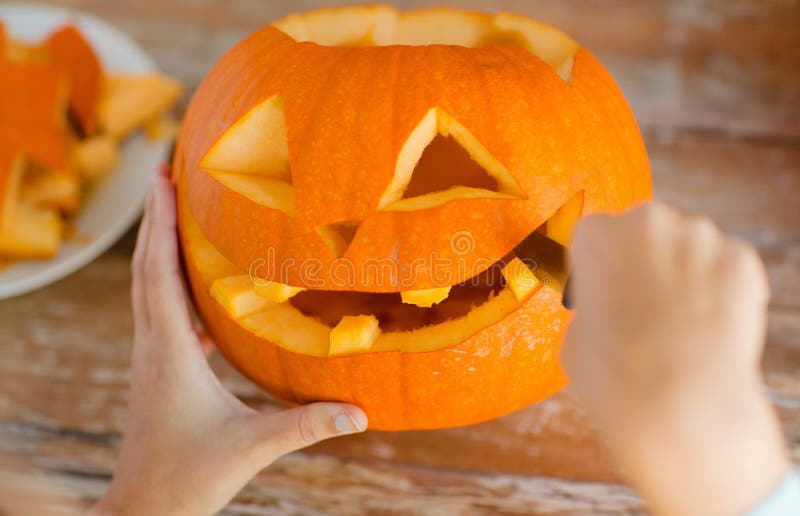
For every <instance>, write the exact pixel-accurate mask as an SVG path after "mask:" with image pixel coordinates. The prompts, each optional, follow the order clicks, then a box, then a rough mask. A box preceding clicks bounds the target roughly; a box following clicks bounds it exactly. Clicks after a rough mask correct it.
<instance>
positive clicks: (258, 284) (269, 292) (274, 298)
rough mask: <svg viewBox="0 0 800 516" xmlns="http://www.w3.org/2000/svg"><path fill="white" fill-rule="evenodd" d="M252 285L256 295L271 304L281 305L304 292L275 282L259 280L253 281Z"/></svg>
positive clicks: (301, 289) (299, 288) (298, 288)
mask: <svg viewBox="0 0 800 516" xmlns="http://www.w3.org/2000/svg"><path fill="white" fill-rule="evenodd" d="M253 284H254V285H255V289H256V294H258V295H259V296H260V297H263V298H264V299H266V300H268V301H271V302H273V303H283V302H284V301H287V300H289V299H291V298H292V297H294V296H296V295H297V294H299V293H300V292H302V291H303V290H305V289H304V288H302V287H292V286H291V285H286V284H284V283H278V282H277V281H266V280H260V279H255V280H254V281H253Z"/></svg>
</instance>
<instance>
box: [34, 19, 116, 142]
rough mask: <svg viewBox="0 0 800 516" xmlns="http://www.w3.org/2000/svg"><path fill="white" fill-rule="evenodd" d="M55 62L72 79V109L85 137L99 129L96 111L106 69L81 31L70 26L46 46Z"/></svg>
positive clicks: (51, 38)
mask: <svg viewBox="0 0 800 516" xmlns="http://www.w3.org/2000/svg"><path fill="white" fill-rule="evenodd" d="M45 46H46V47H47V49H48V50H49V51H50V54H51V55H52V58H53V62H54V63H55V64H56V66H58V67H59V68H61V69H62V70H64V72H65V73H66V74H67V77H69V82H70V98H69V107H70V110H71V111H72V114H73V116H74V117H75V121H76V122H77V123H78V125H79V126H80V128H81V130H82V131H83V132H84V134H87V135H92V134H94V132H95V128H96V119H95V112H96V109H97V102H98V100H99V98H100V86H101V84H102V76H103V70H102V68H101V66H100V61H99V60H98V59H97V55H96V54H95V53H94V50H92V47H91V46H90V45H89V43H88V42H87V41H86V39H84V37H83V36H82V35H81V33H80V32H78V30H77V29H76V28H75V27H73V26H71V25H67V26H64V27H62V28H61V29H59V30H57V31H56V32H54V33H53V34H52V35H51V36H50V37H49V38H48V39H47V42H46V43H45Z"/></svg>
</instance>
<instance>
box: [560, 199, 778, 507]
mask: <svg viewBox="0 0 800 516" xmlns="http://www.w3.org/2000/svg"><path fill="white" fill-rule="evenodd" d="M634 257H635V259H634ZM572 258H573V276H574V280H575V281H574V285H573V287H574V288H573V296H574V302H575V308H576V316H575V318H574V320H573V322H572V324H571V326H570V328H569V334H568V337H567V341H566V343H565V347H564V354H563V359H564V363H565V366H566V369H567V371H568V373H569V376H570V381H571V387H572V389H574V391H575V392H576V394H577V395H578V397H579V398H580V400H581V402H582V405H583V406H584V408H585V409H586V410H587V411H588V412H589V415H590V416H591V417H592V418H593V420H594V421H595V422H596V423H597V424H598V426H599V429H600V432H601V434H602V436H603V437H604V439H605V440H606V442H607V445H608V447H609V450H610V452H611V454H612V456H613V457H614V459H615V460H616V462H617V465H618V466H620V467H621V469H622V471H624V473H625V474H626V477H627V479H628V480H629V481H630V482H631V484H632V485H634V486H635V487H637V488H638V489H639V490H640V491H641V492H642V494H643V495H644V496H645V497H646V498H647V499H648V501H649V502H650V504H651V508H652V509H653V510H654V511H655V512H656V513H662V514H682V515H692V514H703V515H713V514H740V513H743V512H744V511H745V510H747V509H749V508H750V507H752V506H754V505H755V504H756V503H757V502H758V500H759V499H760V498H761V497H764V496H765V495H766V494H767V493H768V492H770V490H771V489H773V488H774V487H775V486H777V485H778V483H779V479H780V478H781V475H782V474H784V473H785V471H786V468H787V465H786V464H787V461H786V457H785V453H784V447H783V440H782V438H781V434H780V429H779V426H778V422H777V418H776V417H775V414H774V413H773V412H772V410H771V409H770V406H769V403H768V401H767V399H766V397H765V396H764V395H763V389H762V382H761V377H760V373H759V368H758V365H759V358H760V354H761V348H762V346H763V339H764V332H765V323H766V320H765V319H766V317H765V309H766V305H767V298H768V292H767V282H766V276H765V273H764V270H763V266H762V265H761V262H760V261H759V260H758V257H757V255H756V253H755V252H754V251H753V250H752V249H751V248H750V247H748V246H746V245H744V244H742V243H739V242H737V241H734V240H732V239H729V238H726V237H724V236H723V235H722V234H721V233H720V232H719V231H718V230H717V229H716V228H715V227H714V226H713V224H712V223H711V222H710V221H709V220H708V219H705V218H689V217H684V216H682V215H680V214H678V213H676V212H674V211H673V210H671V209H669V208H666V207H664V206H660V205H650V206H643V207H640V208H637V209H635V210H633V211H632V212H630V213H628V214H626V215H623V216H621V217H608V216H593V217H589V218H587V219H585V220H584V221H582V222H581V223H580V224H579V226H578V228H577V230H576V235H575V240H574V243H573V257H572Z"/></svg>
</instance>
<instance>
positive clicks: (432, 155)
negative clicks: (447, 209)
mask: <svg viewBox="0 0 800 516" xmlns="http://www.w3.org/2000/svg"><path fill="white" fill-rule="evenodd" d="M476 198H494V199H524V198H525V193H524V192H523V190H522V188H520V186H519V184H518V183H517V182H516V180H515V179H514V177H513V176H512V175H511V173H510V172H509V171H508V169H506V167H505V166H504V165H503V164H502V163H500V162H499V161H498V160H497V159H496V158H495V157H494V156H492V155H491V153H490V152H489V151H488V150H487V149H486V147H484V146H483V145H482V144H481V143H480V142H479V141H478V139H477V138H475V136H474V135H473V134H472V133H470V132H469V131H468V130H467V128H465V127H464V126H463V125H461V124H460V123H458V121H456V119H455V118H453V117H452V116H450V115H449V114H447V113H445V112H444V111H443V110H441V109H439V108H433V109H431V110H430V111H428V113H427V114H426V115H425V117H424V118H423V119H422V121H421V122H420V123H419V125H418V126H417V127H416V128H415V129H414V131H413V132H412V133H411V135H410V136H409V137H408V140H406V143H405V144H404V145H403V148H402V149H401V150H400V154H399V155H398V158H397V164H396V166H395V174H394V177H393V178H392V182H391V183H390V184H389V186H388V188H387V189H386V191H385V192H384V194H383V196H382V197H381V200H380V203H379V209H380V210H385V211H412V210H421V209H426V208H432V207H434V206H439V205H442V204H444V203H447V202H450V201H454V200H457V199H476Z"/></svg>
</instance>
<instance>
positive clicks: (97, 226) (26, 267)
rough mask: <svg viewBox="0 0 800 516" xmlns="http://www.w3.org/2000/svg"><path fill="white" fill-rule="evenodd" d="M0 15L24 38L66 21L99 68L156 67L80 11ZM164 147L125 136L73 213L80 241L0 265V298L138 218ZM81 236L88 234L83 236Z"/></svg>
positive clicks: (35, 9) (12, 8)
mask: <svg viewBox="0 0 800 516" xmlns="http://www.w3.org/2000/svg"><path fill="white" fill-rule="evenodd" d="M0 20H2V21H3V23H4V24H5V27H6V30H7V31H8V33H9V34H10V35H11V36H12V37H14V38H18V39H21V40H26V41H40V40H41V39H42V38H44V37H46V36H47V35H48V34H49V33H50V32H52V31H53V30H54V29H56V28H57V27H59V26H61V25H63V24H64V23H66V22H70V23H73V24H75V25H76V26H77V27H78V28H79V29H80V30H81V32H82V33H83V34H84V36H85V37H86V38H87V39H88V40H89V42H90V43H91V44H92V47H93V48H94V50H95V52H96V53H97V55H98V56H99V58H100V62H101V63H102V64H103V67H104V69H105V71H107V72H110V73H147V72H154V71H156V70H157V68H156V65H155V63H154V62H153V60H152V59H150V57H148V56H147V54H145V52H144V51H143V50H142V49H141V48H139V46H138V45H137V44H136V43H134V41H133V40H132V39H131V38H129V37H128V36H126V35H125V34H123V33H122V32H120V31H119V30H118V29H115V28H114V27H112V26H110V25H108V24H107V23H105V22H102V21H100V20H98V19H97V18H94V17H92V16H88V15H86V14H82V13H79V12H76V11H72V10H69V9H63V8H57V7H48V6H31V5H22V4H3V5H0ZM168 153H169V143H168V142H163V141H158V142H151V141H148V140H147V139H146V138H145V137H144V136H143V135H142V134H139V133H137V134H135V135H133V136H132V137H130V138H128V139H127V140H126V141H125V142H124V144H123V145H122V148H121V149H120V160H119V165H118V166H117V168H116V170H114V171H113V172H112V173H111V174H109V176H108V177H106V178H103V179H102V180H101V181H100V182H99V183H98V184H97V185H95V186H94V187H93V188H92V189H91V191H90V192H89V195H88V196H87V198H86V200H85V202H84V203H83V205H82V206H81V209H80V212H79V214H78V216H77V217H76V218H75V221H74V222H75V230H76V232H77V234H78V235H80V236H81V238H80V240H81V242H69V241H68V242H65V243H64V244H63V245H62V246H61V249H60V250H59V252H58V254H57V255H56V256H55V257H54V258H52V259H50V260H40V261H25V262H18V263H16V264H14V265H11V266H10V267H6V268H4V269H2V270H0V299H5V298H8V297H12V296H17V295H20V294H24V293H25V292H30V291H31V290H34V289H37V288H40V287H43V286H45V285H48V284H50V283H53V282H55V281H58V280H59V279H61V278H63V277H65V276H67V275H69V274H71V273H73V272H75V271H76V270H78V269H80V268H81V267H83V266H85V265H86V264H88V263H89V262H91V261H92V260H94V259H95V258H97V257H98V256H100V255H101V254H103V252H105V251H106V250H107V249H108V248H109V247H111V246H112V245H113V244H114V242H116V241H117V240H119V238H120V237H122V235H124V234H125V232H126V231H127V230H128V228H130V227H131V225H132V224H133V223H134V222H136V220H137V219H138V218H139V215H140V214H141V211H142V206H143V203H144V198H145V195H146V193H147V188H148V185H149V184H150V181H151V179H152V177H153V175H154V173H155V171H156V169H157V167H158V165H159V164H160V163H161V162H163V161H164V160H165V159H166V158H167V155H168ZM83 236H87V237H89V238H88V240H86V241H84V240H85V239H83V238H82V237H83Z"/></svg>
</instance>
